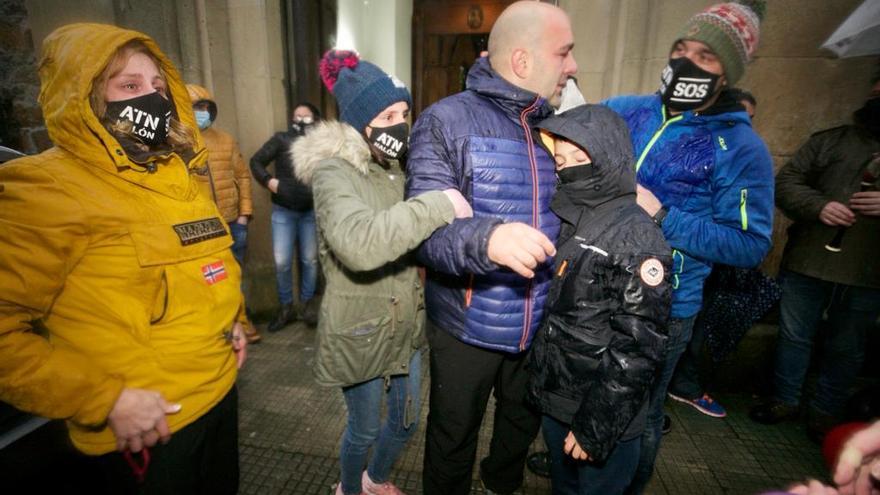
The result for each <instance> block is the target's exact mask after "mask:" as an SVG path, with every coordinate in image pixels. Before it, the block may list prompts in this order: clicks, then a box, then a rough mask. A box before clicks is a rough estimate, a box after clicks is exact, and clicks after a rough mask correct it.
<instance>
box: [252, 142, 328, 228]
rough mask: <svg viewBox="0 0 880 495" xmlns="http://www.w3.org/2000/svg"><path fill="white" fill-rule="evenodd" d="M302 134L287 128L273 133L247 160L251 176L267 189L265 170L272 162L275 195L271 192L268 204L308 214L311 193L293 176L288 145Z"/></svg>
mask: <svg viewBox="0 0 880 495" xmlns="http://www.w3.org/2000/svg"><path fill="white" fill-rule="evenodd" d="M301 135H302V134H301V133H299V132H297V131H295V130H293V129H291V130H289V131H287V132H276V133H275V135H274V136H272V137H271V138H269V140H268V141H266V142H265V143H264V144H263V146H262V147H260V149H259V150H257V152H256V153H254V156H253V157H252V158H251V162H250V165H251V173H252V174H253V176H254V179H256V180H257V181H258V182H259V183H260V184H262V185H263V187H268V184H269V180H270V179H272V178H273V176H272V174H270V173H269V172H267V171H266V167H268V166H269V164H270V163H271V162H272V161H273V160H274V161H275V176H274V178H276V179H278V193H272V202H273V203H275V204H276V205H278V206H283V207H285V208H289V209H291V210H296V211H308V210H311V209H312V208H313V206H312V190H311V189H310V188H309V186H307V185H305V184H303V183H302V182H300V181H299V180H298V179H297V178H296V177H295V176H294V175H293V159H292V158H291V156H290V152H289V151H290V146H291V144H292V143H293V141H294V139H296V138H298V137H299V136H301Z"/></svg>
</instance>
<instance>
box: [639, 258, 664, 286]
mask: <svg viewBox="0 0 880 495" xmlns="http://www.w3.org/2000/svg"><path fill="white" fill-rule="evenodd" d="M663 274H664V271H663V264H662V263H660V260H658V259H657V258H649V259H646V260H645V261H644V262H642V266H641V267H640V268H639V276H640V277H641V278H642V282H644V283H645V285H647V286H649V287H657V286H658V285H660V282H663Z"/></svg>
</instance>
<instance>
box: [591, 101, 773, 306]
mask: <svg viewBox="0 0 880 495" xmlns="http://www.w3.org/2000/svg"><path fill="white" fill-rule="evenodd" d="M604 103H605V104H606V105H608V106H609V107H610V108H611V109H613V110H614V111H616V112H617V113H618V114H619V115H620V116H621V117H623V119H624V120H625V121H626V123H627V126H628V127H629V132H630V137H631V139H632V143H633V151H634V154H635V156H636V171H637V174H636V175H637V180H638V183H639V184H641V185H642V186H644V187H646V188H648V189H650V190H651V192H653V193H654V195H656V196H657V198H658V199H659V200H660V202H661V203H663V206H665V207H666V208H667V209H668V211H669V213H668V214H667V216H666V218H665V219H664V220H663V235H664V236H665V237H666V241H667V242H668V243H669V245H670V246H672V257H673V281H672V283H673V289H674V291H673V293H672V317H673V318H687V317H690V316H693V315H695V314H697V312H698V311H699V310H700V306H701V304H702V298H703V283H704V282H705V280H706V277H708V276H709V272H710V271H711V270H712V264H713V263H724V264H726V265H733V266H738V267H743V268H750V267H754V266H756V265H758V264H759V263H760V262H761V260H762V259H763V258H764V256H765V255H766V254H767V251H768V250H769V249H770V237H771V234H772V231H773V208H774V207H773V162H772V160H771V158H770V153H769V152H768V151H767V146H766V145H765V144H764V141H762V140H761V138H760V137H758V135H757V134H755V131H753V130H752V124H751V121H750V120H749V116H748V114H746V113H745V112H744V111H742V108H741V107H740V106H739V105H738V104H737V103H736V102H735V101H733V100H732V98H730V97H728V96H727V95H726V93H722V95H721V98H719V100H718V102H716V104H715V105H713V107H712V108H709V109H708V110H706V111H705V112H702V113H695V112H692V111H689V112H684V113H682V114H679V115H676V116H674V117H669V118H666V110H665V108H664V107H663V104H662V102H661V100H660V96H659V94H653V95H643V96H620V97H616V98H611V99H609V100H607V101H605V102H604Z"/></svg>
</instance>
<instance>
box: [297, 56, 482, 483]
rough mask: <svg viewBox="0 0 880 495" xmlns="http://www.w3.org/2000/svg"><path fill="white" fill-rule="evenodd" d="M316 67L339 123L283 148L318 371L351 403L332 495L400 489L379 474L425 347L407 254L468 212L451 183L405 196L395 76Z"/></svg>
mask: <svg viewBox="0 0 880 495" xmlns="http://www.w3.org/2000/svg"><path fill="white" fill-rule="evenodd" d="M320 71H321V77H322V79H323V80H324V84H325V85H326V86H327V88H328V89H329V90H330V91H331V92H332V93H333V94H334V96H335V97H336V100H337V102H338V104H339V111H340V122H333V121H325V122H322V123H321V124H319V125H317V126H315V128H314V129H312V130H310V131H308V133H307V134H306V135H305V136H304V137H303V138H300V139H298V140H296V141H295V142H294V144H293V147H292V149H291V153H292V156H293V162H294V164H295V169H294V173H295V174H296V176H297V178H298V179H300V180H301V181H302V182H303V183H305V184H310V185H311V187H312V191H313V194H314V201H315V216H316V221H317V227H318V254H319V257H320V260H321V266H322V269H323V270H324V276H325V278H326V280H327V287H326V290H325V293H324V298H323V301H322V303H321V310H320V316H319V319H318V345H317V355H316V358H315V376H316V378H317V380H318V383H320V384H322V385H327V386H334V387H342V393H343V396H344V397H345V403H346V406H347V407H348V412H349V415H348V422H347V425H346V429H345V432H344V434H343V438H342V446H341V450H340V466H341V476H342V479H341V482H340V483H339V484H338V485H337V487H336V493H337V494H361V493H366V494H400V493H402V492H401V491H400V490H399V489H398V488H397V487H396V486H394V485H393V484H392V483H391V482H390V481H388V477H389V475H390V473H391V467H392V466H393V465H394V462H395V461H396V460H397V457H398V456H399V454H400V452H401V451H402V450H403V447H404V446H405V444H406V441H407V440H408V439H409V437H410V435H412V433H413V432H414V431H415V430H416V422H417V419H418V417H419V406H420V404H419V382H420V379H421V351H422V349H423V347H424V345H425V343H424V337H423V335H422V327H423V324H424V298H423V293H422V286H421V283H420V280H419V276H418V271H417V269H416V266H415V261H414V257H413V256H412V255H411V254H410V251H411V250H412V249H414V248H415V247H417V246H418V245H419V244H420V243H421V242H422V241H423V240H425V239H426V238H428V236H430V235H431V233H432V232H433V231H434V230H436V229H437V228H439V227H441V226H443V225H446V224H449V223H451V222H452V221H453V220H454V219H455V218H456V217H464V216H471V215H472V212H471V211H470V206H469V205H468V203H467V201H465V199H464V198H463V197H462V196H461V194H460V193H458V191H456V190H448V191H442V192H440V191H435V192H431V193H427V194H424V195H421V196H418V197H415V198H412V199H410V200H408V201H403V186H404V175H403V173H404V172H403V168H402V167H401V163H400V159H401V158H402V157H403V156H404V155H405V153H406V145H407V140H408V134H409V126H408V124H407V123H406V119H407V117H408V115H409V108H410V105H411V104H412V99H411V97H410V94H409V91H408V90H407V89H406V87H405V86H404V85H403V83H402V82H400V81H399V80H398V79H397V78H395V77H393V76H389V75H388V74H386V73H384V72H382V70H381V69H379V68H378V67H376V66H375V65H373V64H371V63H369V62H366V61H363V60H359V58H358V56H357V54H355V53H353V52H347V51H333V50H331V51H330V52H327V54H325V55H324V57H323V59H322V60H321V67H320ZM383 399H384V400H385V401H386V403H387V409H388V414H387V417H386V420H385V424H384V425H382V424H381V401H382V400H383ZM370 448H372V449H373V456H372V459H371V460H370V463H369V465H368V466H367V469H366V470H364V466H365V465H367V454H368V452H369V450H370Z"/></svg>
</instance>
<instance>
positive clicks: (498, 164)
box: [407, 2, 577, 495]
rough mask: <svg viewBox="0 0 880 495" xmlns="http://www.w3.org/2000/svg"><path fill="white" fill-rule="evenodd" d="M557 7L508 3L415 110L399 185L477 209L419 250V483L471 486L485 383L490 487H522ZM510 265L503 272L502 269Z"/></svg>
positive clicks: (569, 40) (554, 90)
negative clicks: (540, 130)
mask: <svg viewBox="0 0 880 495" xmlns="http://www.w3.org/2000/svg"><path fill="white" fill-rule="evenodd" d="M573 45H574V38H573V36H572V32H571V25H570V22H569V20H568V16H567V15H566V14H565V12H564V11H562V10H561V9H559V8H557V7H554V6H552V5H549V4H546V3H539V2H518V3H515V4H513V5H511V6H510V7H508V8H507V9H505V10H504V12H502V14H501V15H500V16H499V18H498V20H497V21H496V23H495V25H494V26H493V28H492V32H491V34H490V35H489V56H488V57H484V58H481V59H479V60H477V61H476V62H475V64H474V65H473V67H472V68H471V70H470V72H469V73H468V79H467V90H466V91H463V92H461V93H458V94H456V95H453V96H450V97H448V98H445V99H443V100H441V101H440V102H438V103H436V104H435V105H432V106H431V107H429V108H428V109H426V110H425V111H424V112H423V113H422V115H421V116H420V117H419V119H418V121H417V122H416V124H415V126H414V127H413V133H412V137H411V140H410V149H411V151H410V155H409V161H408V163H407V168H408V175H407V195H408V196H410V197H411V196H416V195H418V194H421V193H423V192H425V191H429V190H435V189H441V190H442V189H447V188H450V187H454V188H457V189H459V190H460V191H461V192H462V193H463V194H464V196H465V197H466V198H468V200H469V201H470V202H471V204H472V206H473V211H474V217H473V218H471V219H467V220H460V221H459V220H456V221H455V222H453V223H452V224H451V225H448V226H446V227H444V228H441V229H439V230H437V231H436V232H435V233H434V234H433V235H432V237H431V238H430V239H428V240H427V241H425V243H424V244H423V245H422V247H421V248H420V250H419V257H420V259H421V261H422V262H424V263H425V264H426V265H427V267H428V269H429V272H428V284H427V287H426V299H427V310H428V318H429V320H430V325H429V326H428V331H427V334H428V341H429V343H430V346H431V395H430V406H429V415H428V426H427V430H428V431H427V440H426V446H425V466H424V485H423V486H424V493H425V494H426V495H433V494H442V495H455V494H466V493H469V492H470V484H471V473H472V471H473V463H474V460H475V457H476V450H477V433H478V431H479V428H480V423H481V422H482V418H483V413H484V412H485V410H486V404H487V401H488V398H489V395H490V393H492V390H493V388H494V389H495V397H496V400H497V402H496V415H495V422H494V431H493V435H492V443H491V447H490V452H489V456H488V457H486V458H485V459H483V460H482V462H481V463H480V474H481V479H482V481H483V484H484V485H485V487H486V488H487V489H488V490H490V491H491V492H496V493H511V492H513V491H515V490H516V489H517V488H518V487H519V486H520V485H521V484H522V479H523V466H524V463H525V457H526V454H527V452H528V448H529V444H530V443H531V442H532V440H533V439H534V437H535V435H536V434H537V431H538V426H539V418H538V416H537V414H536V413H535V412H534V411H532V410H531V409H529V408H528V407H527V406H526V403H525V396H526V387H527V383H528V376H527V373H526V372H525V369H524V368H523V364H524V359H523V358H524V354H525V352H524V351H525V350H526V349H528V347H529V345H530V343H531V340H532V336H533V334H534V332H535V330H536V329H537V327H538V324H539V323H540V320H541V314H542V306H543V302H544V299H545V298H546V295H547V289H548V288H549V286H550V281H551V278H552V261H551V259H550V256H551V255H553V254H554V253H555V250H554V248H553V242H555V240H556V236H557V234H558V233H559V219H558V218H556V216H555V215H554V214H553V212H552V211H550V200H551V198H552V196H553V193H554V191H555V189H556V176H555V167H554V163H553V160H552V159H551V158H550V156H549V155H547V152H546V151H545V150H544V149H543V148H542V147H541V146H540V145H539V144H538V143H537V142H536V138H535V136H534V135H533V134H532V126H533V125H534V124H535V123H537V122H538V121H540V120H542V119H543V118H545V117H547V116H548V115H549V114H550V113H551V112H552V106H556V105H558V104H559V99H560V93H561V90H562V88H563V87H564V86H565V83H566V80H567V79H568V76H570V75H572V74H574V73H575V72H576V71H577V64H576V63H575V61H574V58H573V57H572V55H571V49H572V48H573ZM508 268H509V269H508Z"/></svg>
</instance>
